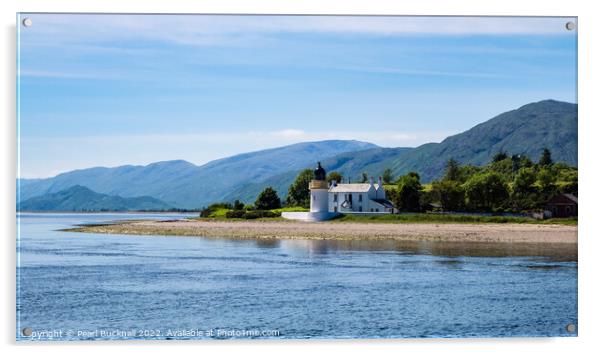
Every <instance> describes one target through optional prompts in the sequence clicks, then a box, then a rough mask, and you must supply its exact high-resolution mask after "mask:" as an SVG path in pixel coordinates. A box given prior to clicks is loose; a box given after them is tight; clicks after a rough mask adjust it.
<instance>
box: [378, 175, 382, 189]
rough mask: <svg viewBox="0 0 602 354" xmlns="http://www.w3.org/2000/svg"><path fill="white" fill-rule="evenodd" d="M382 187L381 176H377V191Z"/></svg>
mask: <svg viewBox="0 0 602 354" xmlns="http://www.w3.org/2000/svg"><path fill="white" fill-rule="evenodd" d="M382 187H383V178H382V176H378V189H381V188H382Z"/></svg>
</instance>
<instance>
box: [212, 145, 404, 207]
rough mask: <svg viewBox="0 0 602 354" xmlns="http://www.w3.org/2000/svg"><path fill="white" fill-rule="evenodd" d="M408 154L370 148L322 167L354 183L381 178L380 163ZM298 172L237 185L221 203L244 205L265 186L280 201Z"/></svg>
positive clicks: (400, 150) (312, 167)
mask: <svg viewBox="0 0 602 354" xmlns="http://www.w3.org/2000/svg"><path fill="white" fill-rule="evenodd" d="M410 151H412V148H373V149H367V150H362V151H354V152H346V153H343V154H339V155H336V156H334V157H331V158H329V159H324V160H322V165H323V166H324V168H326V170H327V171H337V172H339V173H341V174H342V175H343V176H344V177H345V179H347V178H352V180H353V181H354V182H355V181H356V180H357V179H358V178H359V176H361V173H362V172H364V171H370V172H372V175H373V176H378V175H379V174H382V171H383V170H384V169H382V168H381V166H384V165H383V161H388V160H389V159H391V158H394V157H400V156H403V155H404V154H406V153H409V152H410ZM315 164H316V162H315V161H312V162H311V163H309V164H307V165H306V166H304V168H311V169H314V168H315V167H316V166H315ZM385 168H386V167H385ZM301 170H302V169H298V170H293V171H286V172H284V173H281V174H278V175H275V176H272V177H269V178H266V179H264V180H261V181H253V182H250V183H243V184H240V185H238V186H237V187H235V188H233V189H232V190H231V191H230V192H229V193H228V194H226V195H225V196H224V200H225V201H232V200H235V199H240V200H241V201H244V202H245V203H248V202H252V201H254V200H255V198H256V197H257V195H259V193H260V192H261V191H262V190H263V189H264V188H265V187H267V186H270V187H272V188H274V189H276V191H277V192H278V194H279V195H280V196H281V197H284V196H286V194H287V192H288V187H289V186H290V185H291V183H292V182H293V181H294V180H295V178H296V177H297V175H298V174H299V172H300V171H301Z"/></svg>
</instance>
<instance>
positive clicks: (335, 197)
mask: <svg viewBox="0 0 602 354" xmlns="http://www.w3.org/2000/svg"><path fill="white" fill-rule="evenodd" d="M332 201H333V202H336V201H337V194H336V193H335V194H334V195H333V196H332ZM335 211H336V210H335Z"/></svg>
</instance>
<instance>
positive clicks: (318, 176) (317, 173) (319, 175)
mask: <svg viewBox="0 0 602 354" xmlns="http://www.w3.org/2000/svg"><path fill="white" fill-rule="evenodd" d="M314 179H315V180H316V181H326V171H324V169H323V168H322V165H321V164H320V163H319V162H318V167H316V169H315V170H314Z"/></svg>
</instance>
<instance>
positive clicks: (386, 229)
mask: <svg viewBox="0 0 602 354" xmlns="http://www.w3.org/2000/svg"><path fill="white" fill-rule="evenodd" d="M63 231H74V232H88V233H106V234H129V235H173V236H202V237H229V238H249V239H251V238H252V239H262V238H263V239H319V240H360V239H365V240H386V239H390V240H405V241H422V240H424V241H450V242H451V241H458V242H528V243H572V244H576V243H577V226H566V225H542V224H422V223H420V224H406V223H399V224H393V223H391V224H385V223H382V224H381V223H341V222H322V223H306V222H293V221H236V222H231V221H214V220H211V221H210V220H207V221H205V220H202V221H201V220H188V219H183V220H177V221H168V222H166V221H148V220H145V221H127V222H120V223H116V224H110V225H91V226H81V227H77V228H72V229H66V230H63Z"/></svg>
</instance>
